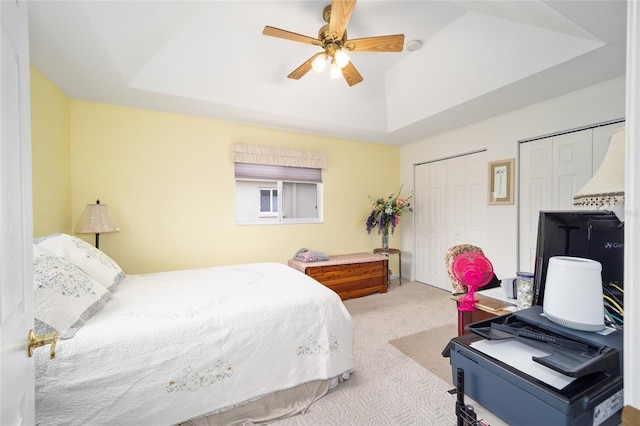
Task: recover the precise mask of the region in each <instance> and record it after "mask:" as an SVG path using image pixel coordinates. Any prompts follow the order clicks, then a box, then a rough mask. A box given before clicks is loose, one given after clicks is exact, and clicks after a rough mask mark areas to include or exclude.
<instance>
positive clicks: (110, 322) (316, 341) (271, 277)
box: [35, 263, 353, 426]
mask: <svg viewBox="0 0 640 426" xmlns="http://www.w3.org/2000/svg"><path fill="white" fill-rule="evenodd" d="M352 344H353V321H352V319H351V316H350V315H349V312H348V311H347V310H346V308H345V307H344V305H343V304H342V302H341V301H340V298H339V297H338V295H337V294H336V293H334V292H333V291H331V290H329V289H328V288H326V287H324V286H323V285H321V284H319V283H318V282H316V281H315V280H313V279H311V278H310V277H307V276H306V275H304V274H302V273H300V272H299V271H296V270H294V269H293V268H290V267H288V266H285V265H282V264H278V263H257V264H247V265H235V266H225V267H215V268H207V269H195V270H187V271H175V272H163V273H157V274H147V275H133V276H128V277H127V278H125V280H124V281H123V282H122V283H120V284H119V286H118V291H117V292H116V293H115V294H114V296H113V298H112V299H111V300H110V301H109V302H108V303H107V305H106V306H105V307H104V308H103V309H102V310H101V311H100V312H98V313H97V314H96V315H95V316H93V317H92V318H91V319H90V320H89V321H88V322H87V324H85V325H84V326H83V327H82V328H81V329H80V330H79V331H78V332H77V334H76V335H75V337H73V338H72V339H68V340H61V341H59V342H58V345H57V353H56V358H55V359H53V360H50V359H49V357H48V355H49V350H48V347H45V348H41V349H38V350H37V351H36V354H35V356H36V423H39V424H41V425H42V426H53V425H89V424H90V425H97V424H112V425H116V424H117V425H125V424H131V425H154V426H157V425H171V424H175V423H178V422H181V421H185V420H188V419H191V418H194V417H199V416H201V415H204V414H206V413H211V412H216V411H220V410H223V409H226V408H230V407H232V406H234V405H237V404H239V403H242V402H245V401H248V400H251V399H255V398H257V397H260V396H262V395H265V394H269V393H272V392H274V391H278V390H282V389H288V388H291V387H293V386H296V385H299V384H302V383H306V382H309V381H312V380H319V379H329V378H334V377H337V376H340V375H342V374H344V373H347V372H350V371H351V370H352V369H353V357H352Z"/></svg>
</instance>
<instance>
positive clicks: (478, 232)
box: [464, 152, 487, 247]
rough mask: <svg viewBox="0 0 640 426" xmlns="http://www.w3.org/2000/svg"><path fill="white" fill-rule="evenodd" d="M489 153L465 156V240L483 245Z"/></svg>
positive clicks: (485, 236) (485, 235)
mask: <svg viewBox="0 0 640 426" xmlns="http://www.w3.org/2000/svg"><path fill="white" fill-rule="evenodd" d="M486 157H487V154H486V152H480V153H477V154H472V155H467V156H466V157H465V161H466V165H465V170H466V174H465V180H466V188H465V194H466V195H465V199H466V203H465V218H466V220H465V235H466V238H465V240H466V241H464V242H466V243H469V244H474V245H476V246H478V247H482V246H483V245H484V242H485V241H486V238H487V233H486V230H487V227H486V212H487V159H486Z"/></svg>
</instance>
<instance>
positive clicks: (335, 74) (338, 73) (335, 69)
mask: <svg viewBox="0 0 640 426" xmlns="http://www.w3.org/2000/svg"><path fill="white" fill-rule="evenodd" d="M330 72H331V79H332V80H335V79H337V78H340V77H342V69H340V67H339V66H338V64H337V63H336V61H333V62H331V69H330Z"/></svg>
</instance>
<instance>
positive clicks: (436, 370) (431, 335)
mask: <svg viewBox="0 0 640 426" xmlns="http://www.w3.org/2000/svg"><path fill="white" fill-rule="evenodd" d="M457 335H458V328H457V326H456V324H445V325H441V326H440V327H435V328H432V329H429V330H424V331H420V332H418V333H414V334H410V335H408V336H404V337H400V338H398V339H393V340H390V341H389V343H390V344H392V345H393V346H395V347H396V348H398V350H399V351H400V352H402V353H403V354H405V355H406V356H408V357H409V358H411V359H412V360H414V361H415V362H417V363H418V364H420V365H421V366H423V367H424V368H426V369H427V370H429V371H430V372H432V373H433V374H435V375H436V376H438V377H440V378H441V379H442V380H444V381H445V382H447V383H451V384H453V379H452V375H451V365H450V363H449V358H445V357H443V356H442V351H443V349H444V348H445V347H446V346H447V344H448V343H449V341H450V340H451V339H452V338H454V337H456V336H457Z"/></svg>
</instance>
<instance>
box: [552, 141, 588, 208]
mask: <svg viewBox="0 0 640 426" xmlns="http://www.w3.org/2000/svg"><path fill="white" fill-rule="evenodd" d="M592 134H593V132H592V131H591V129H589V130H583V131H580V132H573V133H567V134H565V135H560V136H554V137H553V190H552V191H553V197H554V199H553V209H554V210H573V209H574V207H573V195H574V194H575V193H576V192H578V190H579V189H580V188H582V187H583V186H584V184H585V183H587V182H588V181H589V178H590V177H591V175H592V173H591V167H592V162H593V153H592V146H593V144H592V141H591V138H592Z"/></svg>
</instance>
